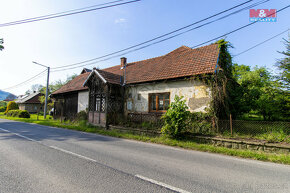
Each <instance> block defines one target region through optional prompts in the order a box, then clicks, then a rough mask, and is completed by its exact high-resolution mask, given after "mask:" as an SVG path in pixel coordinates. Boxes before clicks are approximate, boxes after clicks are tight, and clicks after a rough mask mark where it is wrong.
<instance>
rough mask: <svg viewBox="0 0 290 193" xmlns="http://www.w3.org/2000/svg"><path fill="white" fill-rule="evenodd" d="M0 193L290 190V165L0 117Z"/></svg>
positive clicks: (276, 192)
mask: <svg viewBox="0 0 290 193" xmlns="http://www.w3.org/2000/svg"><path fill="white" fill-rule="evenodd" d="M0 192H1V193H2V192H29V193H33V192H231V193H232V192H243V193H244V192H263V193H264V192H275V193H278V192H287V193H289V192H290V166H286V165H281V164H273V163H266V162H260V161H254V160H246V159H239V158H233V157H229V156H224V155H218V154H211V153H205V152H198V151H190V150H183V149H179V148H172V147H167V146H163V145H157V144H148V143H142V142H136V141H131V140H125V139H118V138H112V137H106V136H101V135H95V134H89V133H83V132H77V131H72V130H67V129H60V128H54V127H47V126H41V125H35V124H28V123H21V122H15V121H9V120H3V119H0Z"/></svg>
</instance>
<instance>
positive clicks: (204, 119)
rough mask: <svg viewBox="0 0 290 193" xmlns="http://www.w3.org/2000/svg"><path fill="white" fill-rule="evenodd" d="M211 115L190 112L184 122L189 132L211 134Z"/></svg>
mask: <svg viewBox="0 0 290 193" xmlns="http://www.w3.org/2000/svg"><path fill="white" fill-rule="evenodd" d="M211 119H212V116H211V115H210V114H208V113H201V112H196V113H190V115H189V117H188V120H187V121H186V124H187V126H188V131H189V132H190V133H199V134H213V133H214V130H213V127H212V123H211Z"/></svg>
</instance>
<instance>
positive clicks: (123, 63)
mask: <svg viewBox="0 0 290 193" xmlns="http://www.w3.org/2000/svg"><path fill="white" fill-rule="evenodd" d="M126 64H127V58H125V57H122V58H121V68H122V67H124V66H125V65H126Z"/></svg>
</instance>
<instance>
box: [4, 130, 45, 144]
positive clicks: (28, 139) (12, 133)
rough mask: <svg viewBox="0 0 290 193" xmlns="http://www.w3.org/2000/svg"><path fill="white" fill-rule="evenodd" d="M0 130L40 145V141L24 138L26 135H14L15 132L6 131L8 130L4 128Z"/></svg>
mask: <svg viewBox="0 0 290 193" xmlns="http://www.w3.org/2000/svg"><path fill="white" fill-rule="evenodd" d="M0 130H2V131H5V132H7V133H12V134H14V135H17V136H18V137H22V138H24V139H27V140H29V141H33V142H37V143H40V142H39V141H36V140H34V139H31V138H29V137H26V136H24V135H20V134H18V133H13V132H11V131H8V130H6V129H2V128H0Z"/></svg>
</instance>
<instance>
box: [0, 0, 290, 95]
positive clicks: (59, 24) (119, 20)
mask: <svg viewBox="0 0 290 193" xmlns="http://www.w3.org/2000/svg"><path fill="white" fill-rule="evenodd" d="M109 1H112V0H109ZM109 1H105V0H85V1H84V0H50V1H47V0H25V1H23V0H13V1H3V2H2V3H1V11H0V24H2V23H6V22H11V21H16V20H20V19H26V18H30V17H36V16H41V15H46V14H51V13H57V12H62V11H67V10H71V9H77V8H82V7H87V6H91V5H95V4H101V3H106V2H109ZM258 1H260V0H254V1H253V2H258ZM241 2H245V1H241V0H219V1H216V0H203V1H193V0H141V1H139V2H136V3H131V4H127V5H122V6H117V7H112V8H108V9H102V10H96V11H92V12H87V13H82V14H77V15H72V16H67V17H61V18H56V19H51V20H45V21H39V22H33V23H27V24H21V25H14V26H7V27H0V38H3V39H4V47H5V49H4V50H3V51H0V90H3V89H5V88H9V87H12V86H14V85H17V84H19V83H21V82H23V81H25V80H27V79H29V78H31V77H33V76H35V75H36V74H38V73H40V72H42V71H43V70H45V68H44V67H42V66H38V65H36V64H34V63H32V61H36V62H38V63H40V64H43V65H46V66H50V67H51V68H54V67H58V66H63V65H69V64H73V63H77V62H81V61H84V60H89V59H92V58H96V57H99V56H103V55H106V54H108V53H112V52H114V51H118V50H121V49H123V48H127V47H129V46H132V45H135V44H138V43H140V42H143V41H146V40H149V39H152V38H154V37H157V36H159V35H162V34H165V33H167V32H170V31H172V30H175V29H178V28H180V27H183V26H186V25H188V24H191V23H194V22H196V21H198V20H201V19H204V18H206V17H208V16H210V15H213V14H215V13H218V12H220V11H223V10H225V9H228V8H231V7H233V6H235V5H238V4H240V3H241ZM289 4H290V0H270V1H269V2H266V3H264V4H262V5H258V6H256V7H255V8H256V9H277V10H278V9H281V8H283V7H285V6H287V5H289ZM248 5H250V4H248ZM289 18H290V8H288V9H286V10H284V11H282V12H279V13H278V14H277V22H259V23H256V24H254V25H251V26H250V27H247V28H245V29H243V30H240V31H238V32H236V33H233V34H231V35H228V36H226V37H225V38H226V40H227V41H229V42H230V43H231V44H232V46H233V48H231V49H230V52H231V54H233V55H235V54H238V53H240V52H242V51H244V50H246V49H248V48H249V47H251V46H254V45H255V44H258V43H260V42H262V41H264V40H266V39H268V38H270V37H272V36H274V35H276V34H279V33H281V32H282V31H285V30H287V29H289V28H290V22H289ZM246 24H249V10H245V11H243V12H241V13H238V14H236V15H233V16H231V17H228V18H226V19H223V20H220V21H217V22H215V23H212V24H210V25H207V26H204V27H202V28H199V29H197V30H193V31H191V32H188V33H186V34H183V35H181V36H178V37H176V38H173V39H170V40H168V41H164V42H162V43H159V44H155V45H153V46H150V47H147V48H145V49H142V50H139V51H136V52H132V53H129V54H124V55H122V56H124V57H127V61H128V62H134V61H139V60H144V59H148V58H152V57H156V56H161V55H164V54H166V53H168V52H170V51H172V50H174V49H176V48H178V47H180V46H182V45H185V46H189V47H192V46H195V45H198V44H200V43H202V42H205V41H207V40H210V39H212V38H215V37H217V36H220V35H223V34H225V33H227V32H229V31H231V30H234V29H236V28H238V27H240V26H242V25H246ZM287 37H288V33H284V34H282V35H280V36H279V37H276V38H275V39H272V40H271V41H269V42H267V43H265V44H263V45H261V46H259V47H257V48H255V49H253V50H251V51H249V52H246V53H244V54H242V55H240V56H237V57H235V58H234V59H233V60H234V62H235V63H238V64H245V65H249V66H251V67H255V66H258V67H266V68H268V69H269V70H270V71H272V72H277V69H276V67H275V63H276V61H277V59H279V58H281V57H283V56H282V55H281V54H279V53H278V52H277V51H283V50H285V46H284V45H283V42H282V38H287ZM211 43H212V42H211ZM208 44H210V43H208ZM122 56H120V57H122ZM120 57H117V58H113V59H110V60H107V61H102V62H99V63H96V64H90V65H86V66H85V67H86V68H93V67H99V68H101V69H102V68H106V67H110V66H114V65H118V64H120ZM81 70H82V67H80V68H76V69H71V70H61V71H58V72H53V71H54V70H53V69H52V70H51V71H52V72H51V74H50V82H55V81H57V80H65V79H66V78H67V77H68V76H70V75H72V74H80V72H81ZM33 84H42V85H45V84H46V74H45V73H44V74H42V76H40V77H39V78H37V79H35V80H33V81H31V82H28V83H27V84H24V85H21V86H19V87H14V88H12V89H8V90H5V91H9V92H11V93H13V94H16V95H21V94H24V93H25V91H27V90H28V89H30V88H31V86H32V85H33Z"/></svg>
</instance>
